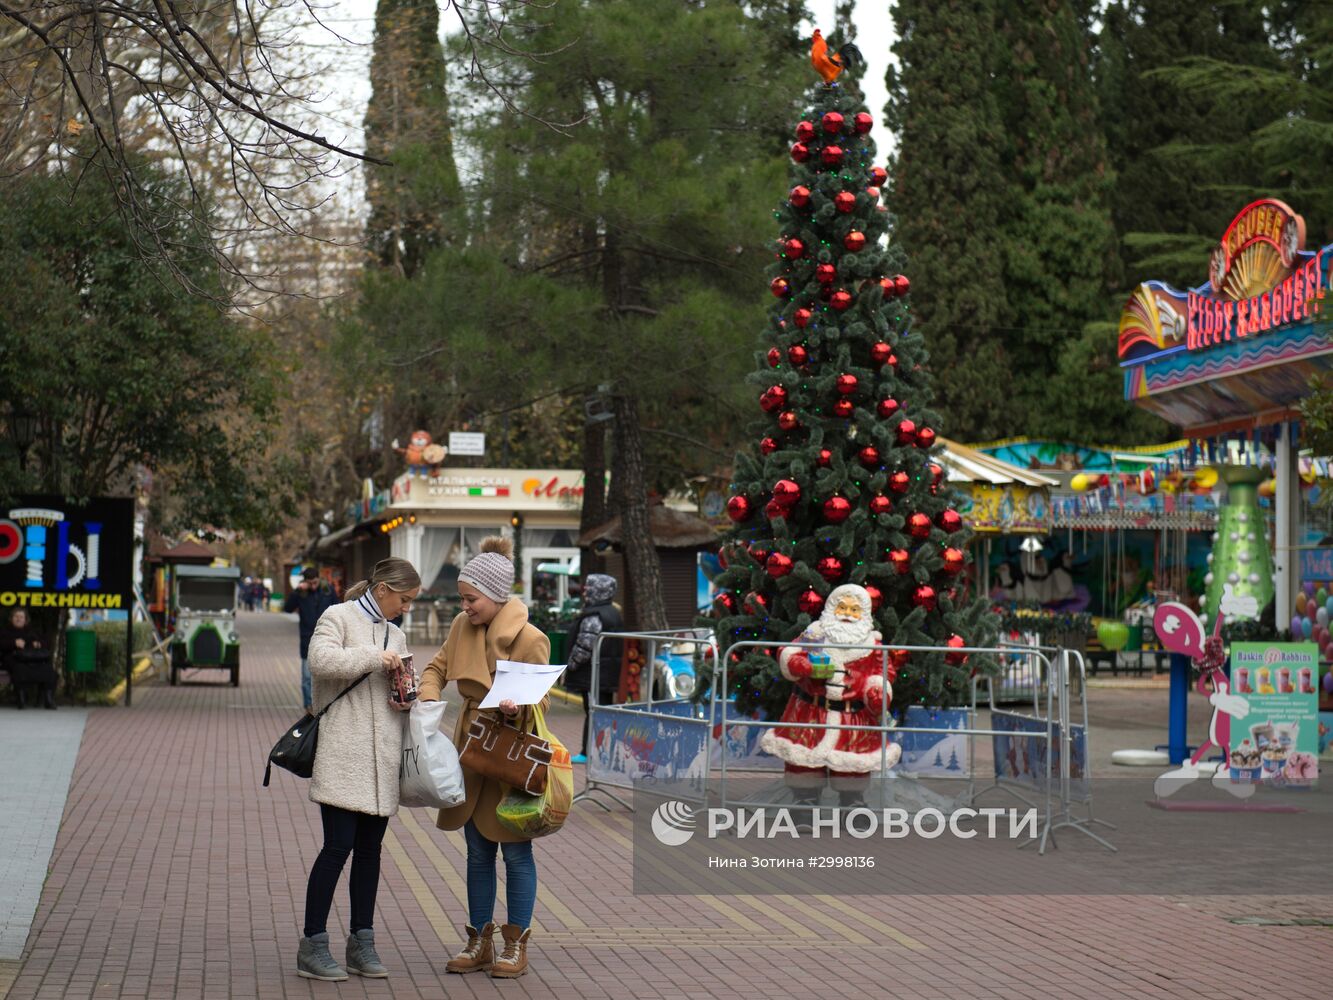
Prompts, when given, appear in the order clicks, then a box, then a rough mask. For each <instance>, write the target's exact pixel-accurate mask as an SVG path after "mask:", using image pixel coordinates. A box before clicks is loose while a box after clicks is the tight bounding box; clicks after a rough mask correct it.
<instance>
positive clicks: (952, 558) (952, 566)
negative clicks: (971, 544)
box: [943, 549, 964, 576]
mask: <svg viewBox="0 0 1333 1000" xmlns="http://www.w3.org/2000/svg"><path fill="white" fill-rule="evenodd" d="M943 555H944V572H946V573H948V574H949V575H950V576H955V575H957V574H959V573H961V572H962V571H963V562H964V556H963V553H962V552H961V551H960V550H958V549H945V550H944V553H943Z"/></svg>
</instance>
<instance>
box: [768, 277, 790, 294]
mask: <svg viewBox="0 0 1333 1000" xmlns="http://www.w3.org/2000/svg"><path fill="white" fill-rule="evenodd" d="M768 290H769V291H770V292H772V293H773V295H774V296H775V297H776V298H779V299H785V298H786V297H787V296H788V295H790V294H791V285H790V284H789V283H788V281H787V279H786V278H774V279H773V280H772V281H770V282H769V283H768Z"/></svg>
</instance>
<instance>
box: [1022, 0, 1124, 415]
mask: <svg viewBox="0 0 1333 1000" xmlns="http://www.w3.org/2000/svg"><path fill="white" fill-rule="evenodd" d="M998 14H999V17H998V25H997V27H998V33H999V37H1000V38H1001V39H1002V40H1003V42H1004V45H1003V52H1004V57H1003V60H1002V62H1001V64H1000V72H999V77H998V89H999V101H1000V109H1001V115H1002V119H1003V121H1004V125H1005V129H1004V134H1005V136H1006V139H1007V141H1006V144H1005V153H1004V162H1003V164H1002V166H1003V169H1004V171H1005V173H1006V174H1007V175H1008V176H1010V177H1011V178H1012V179H1013V180H1014V182H1015V183H1016V190H1015V193H1014V197H1012V198H1011V199H1009V200H1008V201H1007V202H1006V208H1005V212H1004V217H1003V221H1002V225H1001V232H1002V236H1001V242H1000V245H1001V246H1002V247H1003V248H1004V251H1003V257H1004V273H1005V286H1006V289H1007V293H1008V302H1009V307H1010V309H1011V310H1012V315H1013V316H1014V318H1015V319H1014V329H1013V330H1012V331H1010V332H1009V333H1008V334H1006V337H1005V340H1006V343H1007V345H1008V347H1009V356H1010V358H1011V360H1012V362H1013V372H1012V375H1013V381H1014V385H1015V390H1016V391H1017V393H1018V394H1019V395H1020V397H1021V403H1020V411H1021V413H1022V414H1023V415H1024V423H1025V425H1026V426H1025V427H1024V428H1023V429H1024V431H1025V432H1027V433H1034V432H1037V430H1038V428H1039V427H1041V416H1042V414H1043V413H1044V412H1045V411H1046V410H1048V409H1049V408H1050V405H1051V401H1052V400H1059V399H1060V398H1061V396H1062V392H1061V388H1060V386H1059V385H1058V384H1053V383H1052V379H1051V360H1052V359H1053V358H1058V357H1059V356H1060V354H1061V352H1062V351H1063V350H1064V349H1065V348H1066V346H1067V345H1068V344H1070V343H1076V342H1077V341H1078V339H1079V338H1080V335H1081V334H1082V331H1083V327H1084V324H1086V323H1089V322H1095V321H1097V320H1102V319H1104V318H1106V317H1107V313H1108V312H1109V311H1110V309H1111V308H1113V306H1112V302H1111V299H1110V291H1111V287H1112V278H1113V276H1114V274H1115V273H1116V268H1117V258H1116V242H1115V232H1114V229H1113V228H1112V223H1111V214H1110V206H1109V202H1108V198H1109V194H1110V183H1109V182H1110V175H1109V174H1108V171H1107V154H1106V142H1105V138H1104V137H1103V135H1102V132H1101V121H1100V118H1099V115H1098V104H1097V95H1096V91H1095V89H1094V87H1093V82H1092V75H1091V71H1090V65H1089V52H1090V50H1091V47H1092V46H1091V41H1092V37H1091V32H1090V26H1089V25H1090V18H1091V4H1090V3H1088V2H1086V0H1084V2H1082V3H1068V2H1065V0H998ZM1011 391H1014V390H1011ZM1073 429H1074V430H1078V429H1079V428H1073ZM1101 430H1102V429H1101V428H1095V427H1089V428H1086V431H1087V433H1091V434H1095V433H1098V432H1099V431H1101Z"/></svg>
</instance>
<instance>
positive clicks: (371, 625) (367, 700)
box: [296, 558, 421, 982]
mask: <svg viewBox="0 0 1333 1000" xmlns="http://www.w3.org/2000/svg"><path fill="white" fill-rule="evenodd" d="M420 591H421V578H420V577H419V576H418V575H417V571H416V569H415V568H413V566H412V564H411V563H410V562H408V561H407V560H406V559H397V558H390V559H383V560H381V561H380V562H378V563H376V564H375V569H374V571H373V573H372V574H371V577H370V579H369V580H363V581H361V582H360V583H357V584H353V585H352V586H351V587H349V588H348V589H347V600H346V601H345V602H344V603H342V604H336V605H334V606H333V607H332V608H330V609H329V610H328V611H327V612H325V613H324V615H323V616H322V617H321V618H320V619H319V622H318V624H316V625H315V633H314V635H313V636H311V639H310V649H309V653H310V657H309V659H310V672H311V674H312V675H313V677H314V685H315V691H314V698H315V707H316V708H320V709H322V708H324V707H326V706H328V707H329V711H328V713H327V714H326V715H325V716H324V717H323V718H322V719H321V720H320V723H319V749H318V751H317V752H316V754H315V767H314V773H313V774H312V775H311V778H310V800H311V801H312V802H318V803H319V815H320V820H321V822H322V823H323V826H324V846H323V848H322V849H321V850H320V852H319V856H318V857H317V858H316V859H315V864H314V867H313V868H311V869H310V881H309V884H308V885H307V887H306V897H305V931H304V935H303V936H302V938H301V945H300V949H299V950H298V952H297V958H296V971H297V973H298V974H299V975H301V976H303V977H305V978H306V979H322V980H326V981H330V982H341V981H343V980H345V979H346V978H347V973H348V972H352V973H355V974H356V975H358V976H366V977H369V978H371V979H383V978H385V977H386V976H388V974H389V970H388V969H386V968H385V967H384V964H383V963H382V962H381V961H380V958H379V955H378V953H377V952H376V951H375V931H374V921H375V894H376V892H377V891H378V890H379V882H380V845H381V844H382V842H383V840H384V832H385V830H386V829H387V828H388V826H389V817H390V816H392V815H393V814H394V813H396V812H397V811H398V768H399V766H400V764H401V763H402V754H403V725H402V721H401V719H400V717H398V716H397V715H395V714H394V713H395V709H397V710H398V711H403V710H405V709H404V708H403V707H401V706H399V705H397V704H396V703H395V702H393V701H392V700H391V699H390V693H391V691H392V686H391V684H390V680H389V678H390V677H391V676H393V675H394V674H396V673H397V671H399V670H401V669H402V666H403V661H402V654H403V653H405V652H407V640H406V638H405V637H404V636H403V633H402V631H401V630H400V629H399V628H398V627H397V626H396V625H393V624H392V623H391V622H390V621H389V619H390V618H393V617H396V616H397V615H399V614H401V613H402V612H403V611H405V610H406V609H408V608H410V607H411V606H412V601H413V600H415V599H416V596H417V594H418V593H420ZM363 678H364V680H363ZM353 682H358V683H357V686H356V687H354V688H352V689H351V690H349V691H347V693H346V695H345V696H343V697H341V698H339V697H338V696H339V694H341V693H342V692H343V691H344V690H346V689H347V687H348V685H350V684H352V683H353ZM335 699H337V701H336V703H335V704H332V705H330V703H331V702H334V700H335ZM349 854H350V855H351V857H352V874H351V877H350V879H349V885H348V888H349V890H350V894H351V902H352V919H351V923H350V924H349V930H350V932H351V933H350V936H349V937H348V938H347V968H346V970H344V969H343V968H342V967H340V966H339V965H338V963H337V962H335V961H334V960H333V955H332V953H331V952H330V951H329V934H328V919H329V910H330V908H331V907H332V906H333V893H334V890H335V889H337V887H338V879H339V877H340V876H341V875H342V870H343V866H344V865H345V864H346V862H347V857H348V855H349Z"/></svg>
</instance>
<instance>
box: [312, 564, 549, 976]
mask: <svg viewBox="0 0 1333 1000" xmlns="http://www.w3.org/2000/svg"><path fill="white" fill-rule="evenodd" d="M481 549H482V550H481V552H480V554H478V555H477V556H476V557H475V558H473V559H471V560H470V561H469V562H468V563H467V564H466V565H465V566H464V567H463V569H462V571H461V572H460V573H459V577H458V592H459V595H460V596H461V597H462V600H463V612H462V613H461V614H460V615H458V617H457V618H455V619H454V621H453V624H452V625H451V626H450V628H449V635H448V637H447V638H446V639H445V642H444V645H443V646H442V647H441V648H440V651H439V652H438V653H437V654H436V655H435V658H434V659H433V660H431V662H430V665H429V666H428V667H427V668H426V670H425V671H424V673H423V676H422V680H421V689H420V695H419V697H420V698H421V700H422V701H435V700H439V698H440V694H441V691H442V690H443V688H444V686H445V685H446V684H447V683H448V682H449V681H454V682H455V683H456V684H457V685H458V693H459V696H460V697H461V698H462V699H463V704H462V707H461V711H460V714H459V720H458V725H457V727H456V728H455V731H454V743H455V744H456V745H457V746H459V747H460V748H461V746H462V744H463V737H464V735H465V734H466V732H467V729H468V727H469V726H470V725H471V723H472V720H473V719H474V718H475V717H476V715H477V713H478V711H479V709H478V707H477V706H478V704H479V703H480V701H481V700H482V698H484V697H485V696H486V693H487V692H488V691H489V690H490V688H491V683H492V681H493V680H494V678H495V664H496V661H497V660H516V661H519V662H523V663H546V662H547V659H548V656H549V654H550V643H549V640H548V639H547V638H546V636H545V635H544V634H543V633H542V632H541V631H540V630H539V629H538V628H536V627H535V626H534V625H532V624H531V623H530V622H529V621H528V610H527V607H526V606H525V605H524V604H523V602H522V601H521V600H519V599H517V598H514V597H511V596H510V595H511V592H512V591H513V586H514V563H513V545H512V543H511V542H510V541H509V540H508V539H505V538H488V539H486V540H485V541H484V542H483V543H482V547H481ZM358 586H360V585H358ZM420 587H421V581H420V580H419V579H418V578H417V574H416V571H415V570H413V569H412V567H411V564H409V563H407V562H406V561H405V560H402V559H386V560H384V561H383V562H381V563H379V564H377V565H376V567H375V571H374V574H373V576H372V577H371V580H370V581H369V582H368V584H367V585H366V588H365V589H364V591H360V592H358V591H357V588H356V587H354V588H352V589H351V590H349V591H348V596H349V600H348V601H347V602H346V603H344V604H342V605H337V606H335V607H333V608H330V609H329V610H328V611H327V612H325V614H324V616H323V617H322V618H321V619H320V622H319V625H317V626H316V628H315V636H314V638H312V639H311V643H310V670H311V674H312V675H313V677H314V680H315V705H316V708H320V707H323V706H324V705H327V704H329V702H330V701H331V700H332V699H333V698H334V697H335V696H336V695H337V694H338V692H339V691H341V690H342V689H343V688H344V687H345V686H346V685H347V684H348V683H350V682H351V681H353V680H355V679H356V678H357V677H358V676H362V675H365V674H368V673H370V674H371V676H370V678H369V683H366V684H361V685H359V686H358V688H357V689H356V690H353V691H352V692H350V693H349V694H348V695H347V696H346V697H345V698H343V699H342V700H341V701H340V702H339V703H338V704H337V705H334V706H333V707H332V709H331V710H330V711H329V713H328V714H327V715H326V716H324V719H323V721H322V722H321V723H320V734H319V753H318V754H317V756H316V761H315V773H314V778H313V780H312V782H311V788H310V797H311V799H312V800H314V801H316V802H319V803H320V811H321V815H322V816H323V817H324V838H325V846H324V850H322V851H321V852H320V856H319V858H318V859H317V860H316V862H315V867H314V870H312V872H311V875H310V887H309V890H308V892H307V901H306V928H305V937H303V938H302V940H301V951H300V955H299V956H298V960H297V967H298V972H299V973H300V974H301V975H302V976H306V977H308V978H316V979H329V980H334V981H338V980H342V979H346V978H347V975H346V972H344V971H343V970H342V969H341V968H339V967H338V966H337V963H336V962H334V960H333V957H332V955H331V953H330V952H329V947H328V933H327V929H326V927H325V922H326V920H327V917H328V911H329V907H330V905H331V903H332V899H333V891H334V888H335V886H336V883H337V879H338V875H339V873H340V872H341V870H342V867H343V863H344V862H345V861H346V858H347V856H348V853H349V851H350V852H351V854H352V877H351V883H352V884H351V893H352V923H351V928H350V929H351V931H352V936H351V938H349V939H348V948H347V971H350V972H353V973H356V974H358V975H363V976H372V977H383V976H387V975H388V971H387V970H386V969H385V968H384V966H383V965H382V964H381V963H380V961H379V958H378V956H377V955H376V954H375V950H374V932H373V930H372V920H373V915H374V903H375V889H376V888H377V887H378V883H379V851H380V842H381V841H382V840H383V837H384V832H385V829H386V827H387V825H388V817H389V816H390V815H392V814H393V812H395V811H396V810H397V808H398V767H399V760H400V758H401V755H402V724H401V720H400V719H399V718H396V717H393V716H392V715H391V712H392V709H391V708H390V704H389V683H388V679H387V677H386V676H384V675H385V674H387V673H389V672H391V671H392V670H393V669H394V664H396V663H401V660H399V659H398V656H399V654H400V653H402V652H404V651H406V648H407V646H406V641H405V639H404V638H403V634H402V632H401V631H399V630H398V629H397V628H396V627H395V626H393V625H392V624H390V623H389V622H387V621H385V620H384V619H386V618H392V617H396V616H397V615H398V614H400V613H401V612H402V611H404V610H406V609H407V608H408V607H410V606H411V602H412V600H413V599H414V598H415V597H416V595H417V594H418V593H419V591H420ZM354 595H355V596H356V597H357V598H359V599H358V600H351V598H352V597H353V596H354ZM366 595H369V600H368V601H367V600H365V597H366ZM367 626H370V627H369V629H367ZM376 628H378V629H379V630H380V631H376ZM372 647H373V651H374V653H375V658H373V659H372V657H371V655H370V653H371V652H372ZM362 688H365V689H367V690H364V691H362V690H361V689H362ZM358 695H359V697H358ZM354 699H355V700H354ZM343 702H350V703H351V704H350V705H348V706H344V705H343ZM372 702H373V703H374V704H372ZM548 703H549V701H548V700H544V701H543V702H542V706H541V707H542V709H543V710H545V708H546V707H547V705H548ZM500 708H501V711H502V712H504V714H505V715H506V716H507V717H508V718H509V719H510V721H514V722H516V724H518V725H519V726H520V727H526V728H530V727H531V725H532V722H533V717H532V709H531V707H523V708H520V707H519V706H518V705H515V704H514V703H513V702H508V701H506V702H503V703H502V704H501V706H500ZM334 719H340V720H342V721H341V722H338V723H334V724H332V725H331V724H330V720H334ZM325 727H328V728H327V729H326V728H325ZM463 777H464V787H465V789H466V792H467V798H466V800H465V801H464V802H463V803H462V804H460V805H458V806H455V807H453V808H452V809H442V810H440V814H439V818H438V824H437V825H438V826H439V827H440V828H441V829H443V830H458V829H460V828H461V829H462V830H463V836H464V838H465V841H466V843H467V896H468V923H467V924H466V925H465V931H466V933H467V944H466V946H465V947H464V948H463V950H462V951H461V952H459V954H458V955H456V956H455V957H454V958H453V959H452V960H450V962H449V963H448V965H447V966H446V968H447V969H448V971H449V972H457V973H466V972H482V971H488V972H489V973H490V974H491V976H492V977H494V978H500V979H504V978H514V977H517V976H521V975H523V974H524V973H525V972H527V969H528V960H527V944H528V938H529V935H530V933H531V931H530V926H531V923H532V911H533V906H534V904H535V902H536V898H537V866H536V862H535V860H534V858H533V853H532V843H531V841H530V840H526V839H524V838H522V837H519V836H517V835H515V834H513V833H511V832H510V831H508V830H506V829H505V828H503V827H502V826H500V824H499V822H498V821H497V819H496V817H495V808H496V806H498V805H499V804H500V800H501V798H502V797H503V795H504V788H503V786H502V785H501V784H500V783H499V782H497V781H494V780H493V779H490V778H485V777H483V776H481V775H479V774H477V773H475V772H473V771H472V770H471V769H469V768H464V770H463ZM343 813H346V814H347V815H346V816H344V815H342V814H343ZM330 816H332V823H331V821H330ZM499 853H503V855H504V860H505V872H506V882H505V895H506V900H505V902H506V914H507V917H508V922H507V923H505V924H504V925H502V926H500V927H499V928H497V926H496V924H495V920H494V916H495V913H494V911H495V896H496V871H495V866H496V860H497V855H498V854H499ZM497 929H498V930H499V931H500V934H501V937H502V938H503V948H502V949H501V950H499V953H498V954H497V950H496V948H495V942H494V935H495V932H496V930H497Z"/></svg>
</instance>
